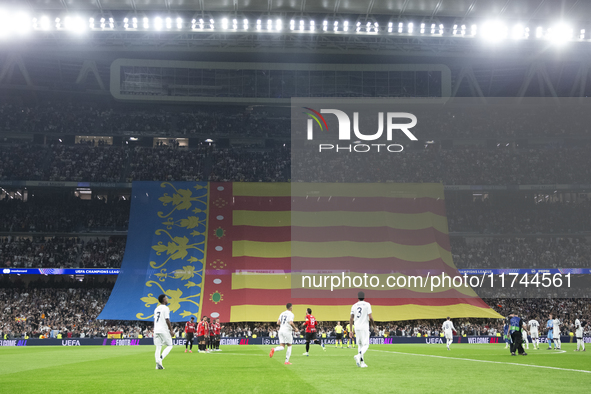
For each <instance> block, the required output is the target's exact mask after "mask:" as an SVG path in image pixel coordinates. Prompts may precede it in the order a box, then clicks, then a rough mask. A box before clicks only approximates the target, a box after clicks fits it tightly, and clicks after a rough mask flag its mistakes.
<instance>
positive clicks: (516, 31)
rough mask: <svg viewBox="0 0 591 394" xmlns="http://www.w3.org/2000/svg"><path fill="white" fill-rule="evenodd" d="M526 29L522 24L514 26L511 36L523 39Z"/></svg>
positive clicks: (515, 38)
mask: <svg viewBox="0 0 591 394" xmlns="http://www.w3.org/2000/svg"><path fill="white" fill-rule="evenodd" d="M524 31H525V30H524V29H523V26H522V25H515V27H513V31H512V32H511V38H513V39H514V40H520V39H522V38H523V37H524V36H525V34H524Z"/></svg>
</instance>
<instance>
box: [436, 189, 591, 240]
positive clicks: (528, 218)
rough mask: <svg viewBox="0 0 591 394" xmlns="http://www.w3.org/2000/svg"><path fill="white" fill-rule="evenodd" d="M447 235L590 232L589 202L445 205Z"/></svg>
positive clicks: (452, 202)
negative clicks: (456, 233)
mask: <svg viewBox="0 0 591 394" xmlns="http://www.w3.org/2000/svg"><path fill="white" fill-rule="evenodd" d="M445 209H446V211H447V221H448V224H449V231H450V232H479V233H482V234H536V233H546V234H548V233H577V232H581V231H591V222H589V220H588V218H589V217H591V201H587V200H583V201H580V202H576V203H568V202H566V203H562V202H543V201H541V202H538V203H536V204H535V203H534V201H533V198H531V197H530V198H528V199H523V200H519V199H518V198H517V197H513V198H511V199H505V200H503V201H497V202H496V203H494V202H491V200H490V199H485V200H484V201H479V200H478V201H473V202H472V201H456V200H454V199H451V198H450V199H447V200H446V201H445Z"/></svg>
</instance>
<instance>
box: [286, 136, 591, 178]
mask: <svg viewBox="0 0 591 394" xmlns="http://www.w3.org/2000/svg"><path fill="white" fill-rule="evenodd" d="M347 146H349V145H347ZM376 153H377V152H376ZM291 161H292V163H291V170H292V171H291V174H292V181H298V182H299V181H305V182H412V183H414V182H418V183H423V182H441V183H444V184H445V185H507V184H512V185H515V184H556V183H587V182H588V180H589V179H591V178H590V176H591V166H590V164H591V157H590V156H589V154H588V149H583V148H552V149H546V148H529V149H513V148H511V147H506V146H503V147H498V148H491V149H485V148H481V147H475V146H473V147H458V148H456V149H449V150H446V149H437V148H430V147H428V148H427V149H415V150H410V149H408V150H404V151H403V152H400V153H387V152H381V153H380V154H375V155H372V156H365V155H363V154H349V152H348V151H344V152H343V151H339V152H336V151H335V150H334V149H333V150H328V151H326V150H325V151H323V152H321V153H317V152H313V151H311V150H309V149H307V150H294V151H293V152H292V158H291Z"/></svg>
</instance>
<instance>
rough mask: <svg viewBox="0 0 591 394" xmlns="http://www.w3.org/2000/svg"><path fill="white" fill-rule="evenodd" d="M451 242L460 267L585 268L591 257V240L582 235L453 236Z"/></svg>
mask: <svg viewBox="0 0 591 394" xmlns="http://www.w3.org/2000/svg"><path fill="white" fill-rule="evenodd" d="M450 241H451V252H452V255H453V261H454V263H455V265H456V267H458V268H460V269H462V268H479V269H486V268H490V269H497V268H542V269H550V268H585V267H588V266H589V256H591V243H589V241H587V239H585V238H583V237H573V238H484V239H481V238H477V239H473V238H462V237H451V239H450Z"/></svg>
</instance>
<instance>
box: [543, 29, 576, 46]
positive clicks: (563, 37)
mask: <svg viewBox="0 0 591 394" xmlns="http://www.w3.org/2000/svg"><path fill="white" fill-rule="evenodd" d="M572 37H573V29H571V28H570V27H568V26H565V25H557V26H554V27H552V28H551V29H548V38H549V39H550V40H552V41H554V42H556V43H565V42H567V41H569V40H570V39H572Z"/></svg>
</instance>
